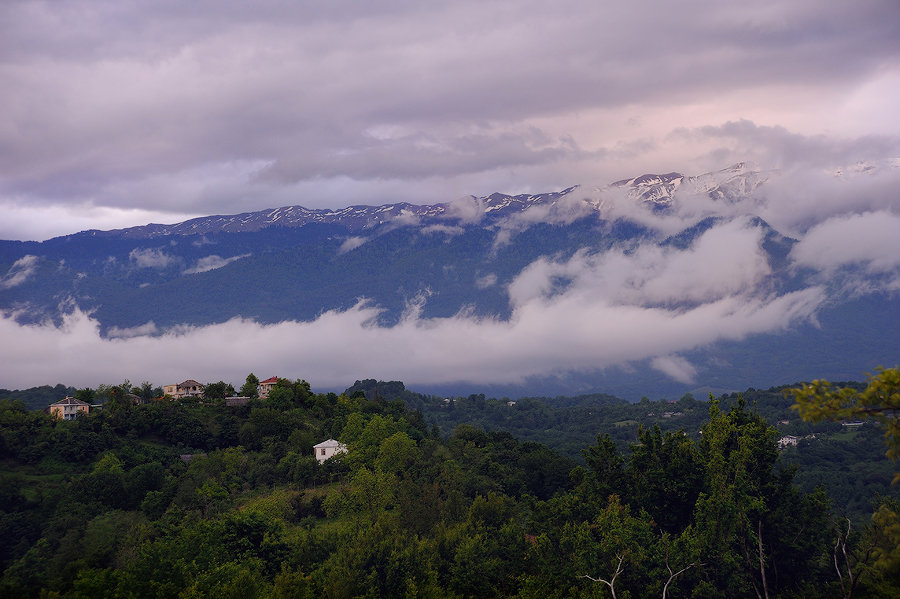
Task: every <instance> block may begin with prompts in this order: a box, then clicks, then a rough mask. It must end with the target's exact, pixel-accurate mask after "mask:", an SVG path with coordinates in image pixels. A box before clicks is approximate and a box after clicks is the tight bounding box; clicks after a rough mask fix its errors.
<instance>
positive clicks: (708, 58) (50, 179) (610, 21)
mask: <svg viewBox="0 0 900 599" xmlns="http://www.w3.org/2000/svg"><path fill="white" fill-rule="evenodd" d="M898 98H900V4H898V3H897V1H896V0H884V1H879V0H859V1H856V2H839V1H834V2H829V1H826V2H823V1H821V0H796V1H792V2H784V1H783V0H779V1H769V0H762V1H760V2H755V3H747V2H740V3H739V2H723V1H721V0H685V1H684V2H677V3H676V2H666V1H649V0H635V1H634V2H630V3H627V4H626V3H600V2H596V0H559V1H557V2H543V1H542V2H536V1H535V2H531V1H526V0H523V1H519V2H512V1H504V2H491V1H488V0H479V1H478V2H469V1H467V0H454V1H453V2H447V3H437V2H430V3H425V2H418V1H415V2H414V1H411V0H410V1H404V0H389V1H384V2H349V1H345V0H331V1H328V2H321V1H315V2H305V1H293V0H291V1H289V0H284V1H277V0H260V1H258V2H252V3H248V2H236V1H234V2H231V1H228V0H197V1H193V2H176V1H165V0H159V1H155V2H137V1H128V0H122V1H119V2H112V3H110V2H100V1H88V0H73V1H65V0H58V1H53V2H39V1H34V0H29V1H18V0H7V1H5V2H3V3H0V239H21V240H42V239H47V238H49V237H52V236H56V235H63V234H67V233H72V232H76V231H79V230H84V229H88V228H99V229H110V228H118V227H124V226H132V225H139V224H146V223H148V222H163V223H173V222H179V221H182V220H185V219H188V218H191V217H194V216H200V215H209V214H230V213H238V212H244V211H251V210H260V209H265V208H271V207H276V206H285V205H293V204H300V205H303V206H306V207H309V208H341V207H344V206H348V205H352V204H382V203H388V202H396V201H409V202H413V203H417V204H429V203H436V202H446V201H453V200H455V199H459V198H463V197H464V196H467V195H469V194H472V195H476V196H481V195H487V194H490V193H493V192H495V191H500V192H506V193H522V192H534V193H539V192H547V191H555V190H560V189H563V188H566V187H569V186H571V185H575V184H580V185H582V186H583V187H582V189H585V190H601V191H600V192H597V193H599V196H597V198H595V199H598V200H601V201H602V200H604V196H603V192H602V190H603V188H604V186H605V185H607V184H608V183H610V182H612V181H616V180H619V179H626V178H630V177H633V176H636V175H639V174H642V173H648V172H656V173H660V172H670V171H679V172H683V173H686V174H700V173H704V172H708V171H713V170H716V169H721V168H724V167H726V166H728V165H730V164H733V163H735V162H739V161H748V162H750V163H753V164H755V165H757V166H758V167H759V168H760V169H762V170H763V171H765V172H767V173H769V174H770V175H771V178H770V181H769V183H767V187H766V198H765V200H766V201H765V202H762V203H756V204H754V205H752V206H745V205H736V206H730V207H728V210H730V212H728V211H726V212H721V210H722V209H723V208H722V206H718V207H715V208H714V210H719V211H720V212H719V214H720V215H722V216H725V217H726V220H725V221H724V222H723V223H722V224H721V225H720V226H719V227H716V228H714V229H712V230H711V231H710V232H708V233H707V234H706V235H704V236H703V237H702V238H701V239H699V240H698V241H697V242H696V243H695V244H694V245H693V246H692V247H689V248H686V249H684V250H681V251H675V250H667V251H662V250H660V249H659V248H655V247H647V248H641V249H640V250H639V251H636V252H633V253H629V254H627V255H626V254H625V253H621V252H620V253H616V252H613V253H610V254H608V255H603V256H591V255H587V254H584V253H578V254H576V255H575V256H574V257H573V258H572V259H571V260H568V261H565V262H562V263H557V262H554V261H553V260H550V259H542V260H539V261H537V262H535V263H534V264H532V265H530V266H529V267H528V268H526V269H525V270H523V271H522V272H521V273H519V275H518V276H517V277H516V279H515V280H514V281H513V283H512V284H511V285H509V287H508V289H507V292H508V295H509V300H510V306H511V308H512V309H513V318H511V319H510V320H509V321H499V320H492V319H487V320H485V319H475V318H472V317H470V316H467V315H466V314H460V315H457V316H455V317H453V318H448V319H423V318H421V317H420V316H419V315H418V314H417V313H416V312H415V310H412V311H411V312H410V315H409V317H408V318H406V319H404V320H403V321H402V322H401V323H400V324H398V325H396V326H394V327H390V328H388V327H378V326H372V324H371V322H372V320H371V319H372V317H373V316H374V315H375V314H376V313H377V308H378V307H377V306H371V305H366V304H360V305H359V306H357V307H356V308H354V309H352V310H350V311H347V312H343V313H326V314H324V315H323V316H322V317H321V318H319V319H318V320H316V321H314V322H308V323H296V322H295V323H282V324H280V325H274V326H262V325H259V324H257V323H254V322H251V321H246V320H241V319H237V320H233V321H230V322H227V323H221V324H218V325H214V326H210V327H203V328H191V327H186V328H182V329H179V330H174V331H167V332H161V331H158V330H156V329H155V326H154V325H153V324H152V323H147V325H145V326H144V327H143V328H141V329H139V330H136V331H135V333H139V332H142V331H143V332H153V333H157V334H156V335H153V336H147V335H137V334H134V335H125V336H122V337H121V338H117V339H109V338H103V337H101V336H100V334H99V329H98V324H97V322H96V321H94V320H93V319H92V318H91V317H90V315H87V314H84V313H82V312H80V311H77V310H76V311H75V312H73V313H72V314H71V315H70V317H69V319H68V320H67V322H66V323H65V324H64V326H62V327H57V326H54V325H52V324H45V325H43V326H32V327H21V326H20V325H18V324H17V323H16V322H15V320H14V319H13V318H12V317H11V315H10V314H6V315H3V316H2V317H0V332H2V336H3V338H17V339H19V340H20V342H19V343H17V345H16V347H15V348H11V349H9V348H7V349H6V350H2V351H3V353H2V354H0V359H2V362H3V363H4V364H5V365H6V368H5V370H6V372H5V373H0V374H3V375H4V380H2V381H0V384H6V385H7V386H10V387H13V386H21V387H25V386H30V385H39V384H45V383H48V382H54V381H48V380H46V376H47V369H46V365H47V364H52V365H53V368H54V372H56V373H57V374H58V375H59V380H65V381H66V382H68V383H70V384H78V385H85V384H88V385H96V384H99V383H101V382H107V383H108V382H117V381H110V380H109V373H110V372H111V371H113V372H119V373H125V374H126V375H128V376H130V377H131V378H132V379H133V380H143V379H146V378H150V379H151V380H154V381H155V382H157V383H160V384H162V382H174V381H175V380H181V379H183V378H186V376H193V377H195V378H199V379H202V380H217V379H219V378H224V379H225V380H231V381H232V382H240V381H235V380H234V372H241V373H243V372H246V371H248V370H252V369H256V370H259V369H260V368H259V367H262V369H263V370H265V372H263V371H260V372H258V373H257V374H262V375H265V376H268V375H270V374H273V373H272V372H269V371H268V370H266V369H277V373H278V374H281V375H283V376H292V377H299V376H306V377H307V378H310V377H309V375H308V373H307V372H290V370H291V368H296V364H298V363H300V362H302V363H303V364H305V365H306V366H307V367H308V369H311V371H314V372H316V373H317V375H316V376H318V377H321V378H316V379H315V380H313V381H312V382H313V383H318V384H327V385H334V386H338V385H341V384H344V383H346V384H349V383H352V381H353V380H354V379H356V378H363V377H366V376H376V377H380V378H396V379H401V380H405V381H407V382H408V383H409V382H413V383H416V382H418V383H429V382H430V383H441V382H453V381H452V380H449V379H448V377H449V378H450V379H453V380H460V379H466V380H469V381H474V382H483V383H491V382H510V381H512V382H515V381H521V380H523V379H524V378H526V377H528V376H531V375H534V374H548V375H552V374H554V373H558V372H561V371H564V370H565V369H567V368H569V369H575V370H589V369H591V368H604V367H607V366H610V365H627V364H628V363H629V362H630V361H633V360H640V359H650V360H651V361H652V365H653V367H654V368H656V369H657V370H659V371H661V372H664V373H666V374H667V375H668V376H670V377H671V378H673V379H674V380H678V381H682V382H684V383H686V384H688V383H696V382H698V381H701V379H702V369H703V365H699V364H691V363H689V362H687V361H686V360H685V359H684V358H683V357H682V354H684V352H686V351H688V350H691V349H694V348H697V347H703V346H704V345H706V344H709V343H712V342H715V341H717V340H721V339H740V338H743V337H744V336H746V335H751V334H754V333H764V332H777V331H780V330H784V329H786V328H788V327H790V326H792V325H794V324H796V323H798V322H801V321H814V320H815V314H816V311H817V310H818V309H819V308H820V307H821V306H823V305H825V304H826V303H828V302H834V301H838V300H837V299H836V298H839V297H842V296H846V295H847V294H849V293H851V290H853V291H852V292H853V293H866V292H869V291H872V290H875V291H883V292H892V293H896V292H898V291H900V246H898V243H900V242H898V239H900V236H898V235H897V231H898V228H900V198H898V192H897V189H900V112H898V104H897V102H898V100H897V99H898ZM871 165H874V166H875V167H876V168H875V169H874V170H873V171H872V172H869V171H867V170H866V168H867V167H868V166H871ZM860 173H863V174H864V175H865V176H862V175H860ZM776 174H777V176H776ZM857 175H860V176H857ZM590 193H594V192H590ZM606 199H609V198H608V197H607V198H606ZM708 203H709V199H708V198H705V199H704V198H703V197H702V196H698V197H694V198H682V202H681V204H680V207H679V210H678V212H677V213H676V214H675V215H671V216H672V218H669V219H667V220H662V219H659V218H656V217H655V216H653V215H652V214H650V213H648V212H646V211H644V212H642V213H640V214H638V213H636V212H634V210H633V208H634V207H633V205H628V204H620V205H619V206H618V208H617V209H619V210H624V211H625V213H623V214H625V215H627V216H629V217H631V218H638V219H644V221H645V224H647V225H648V226H650V227H652V228H656V229H658V230H660V231H663V232H667V233H673V232H677V231H678V230H680V229H681V228H682V227H684V226H690V225H691V224H692V223H694V222H696V221H697V220H698V219H699V218H701V217H702V216H703V215H704V214H708V213H709V210H713V208H710V206H709V205H708ZM629 206H630V207H629ZM620 215H621V214H620ZM752 215H760V216H762V217H763V218H765V219H766V220H767V221H768V222H769V223H770V224H772V225H773V226H774V227H776V228H777V229H778V230H779V231H781V232H783V233H784V234H788V235H791V236H793V237H795V238H797V239H798V240H799V241H800V242H799V243H798V244H797V246H796V247H795V249H794V251H793V252H792V254H791V256H790V259H791V260H792V262H793V265H794V266H796V267H797V268H809V269H812V270H813V271H815V272H816V273H818V277H819V278H818V280H817V279H816V278H815V277H813V279H812V280H811V283H810V285H809V286H808V287H807V288H805V289H800V290H797V291H795V292H792V293H782V294H778V293H766V292H765V289H764V288H763V287H761V285H762V283H763V282H764V281H765V279H766V276H767V275H768V265H767V264H766V262H765V260H764V258H763V256H762V253H761V250H760V244H761V237H760V233H759V230H758V229H756V228H754V227H753V226H752V221H751V220H750V219H749V217H750V216H752ZM531 220H532V221H533V220H534V219H531ZM520 225H521V223H520ZM522 226H527V223H525V225H522ZM509 230H510V231H514V230H515V229H514V228H513V229H509ZM502 233H503V231H501V234H502ZM353 241H354V243H355V245H353V246H352V247H350V246H348V247H347V248H346V250H347V251H352V250H353V247H356V245H358V244H359V243H362V241H364V240H361V239H359V240H356V239H354V240H353ZM142 251H144V253H143V254H140V256H144V257H152V256H158V255H161V254H159V252H161V251H163V250H160V249H158V248H151V247H148V248H146V249H145V250H142ZM148 252H149V253H148ZM152 252H157V254H153V253H152ZM241 258H242V256H230V257H229V256H217V255H216V256H209V257H208V259H207V261H206V262H204V263H202V264H201V263H198V264H196V265H195V266H193V267H192V268H193V269H194V270H193V271H191V268H188V269H187V270H186V271H185V274H186V275H187V274H190V272H201V271H202V270H208V269H209V268H215V267H217V266H218V265H222V264H224V263H225V261H226V260H238V259H241ZM39 260H40V257H39V256H34V255H29V256H24V257H22V258H21V260H19V261H17V262H16V263H15V264H14V265H13V266H12V267H11V268H10V269H9V270H8V271H7V272H6V273H0V289H2V288H3V287H4V286H5V287H7V288H10V287H13V286H15V285H20V284H22V283H23V282H24V281H27V280H28V277H29V276H31V273H32V272H34V269H35V268H36V265H37V264H38V261H39ZM134 262H135V264H134V266H135V268H140V267H142V266H141V264H140V261H139V260H135V261H134ZM847 265H853V266H854V272H856V273H857V274H856V275H854V277H856V278H852V279H846V278H844V279H842V278H841V277H843V276H844V275H842V274H841V273H842V272H844V270H846V269H845V267H847ZM860 266H861V267H862V268H859V267H860ZM145 267H148V268H150V267H152V265H149V266H146V265H145ZM842 269H844V270H842ZM859 273H862V276H863V279H860V278H859V277H860V274H859ZM867 273H868V275H871V281H868V280H864V279H865V277H866V276H867ZM560 276H562V277H567V278H569V279H570V280H571V281H573V283H572V285H571V287H570V288H569V289H568V290H567V291H566V292H565V293H563V294H554V293H552V292H551V291H552V290H551V289H550V287H552V285H551V283H550V282H551V281H553V280H554V278H559V277H560ZM836 280H837V281H838V282H837V283H835V281H836ZM872 281H877V282H875V283H873V282H872ZM484 284H486V285H488V284H495V282H494V280H492V279H491V278H490V276H486V277H485V278H484ZM677 302H682V303H685V302H687V303H688V304H690V305H691V306H692V308H691V309H688V310H669V309H666V308H665V305H666V304H667V303H670V304H671V303H677ZM660 306H663V307H660ZM235 338H240V339H241V340H242V342H241V345H240V347H236V346H234V345H233V344H229V343H227V342H226V340H227V339H235ZM298 339H302V340H304V342H303V343H300V344H298V343H297V340H298ZM310 339H314V340H315V341H316V342H315V343H310V342H309V340H310ZM473 339H474V340H476V341H475V342H473ZM372 346H378V347H381V348H384V351H381V352H377V355H373V352H371V351H369V350H368V348H370V347H372ZM248 347H251V348H253V351H252V352H250V353H252V354H253V355H255V356H256V358H257V360H258V363H257V365H254V364H248V363H247V354H248V352H247V348H248ZM310 348H314V349H310ZM412 348H416V350H415V351H413V350H412ZM563 349H565V351H563ZM136 356H140V358H139V359H137V358H136ZM86 358H90V359H86ZM136 365H138V366H139V367H140V370H138V369H136ZM186 366H189V367H190V368H191V372H188V373H185V372H184V370H185V368H186ZM448 373H452V374H448ZM698 373H699V374H698ZM453 377H456V378H455V379H454V378H453ZM312 378H315V377H312ZM778 382H784V381H770V382H766V384H774V383H778Z"/></svg>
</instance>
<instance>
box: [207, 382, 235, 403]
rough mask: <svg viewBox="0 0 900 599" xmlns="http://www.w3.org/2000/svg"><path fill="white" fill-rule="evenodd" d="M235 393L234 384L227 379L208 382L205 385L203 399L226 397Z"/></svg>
mask: <svg viewBox="0 0 900 599" xmlns="http://www.w3.org/2000/svg"><path fill="white" fill-rule="evenodd" d="M232 395H234V386H232V384H231V383H226V382H225V381H219V382H218V383H208V384H206V385H205V386H204V387H203V399H225V398H226V397H230V396H232Z"/></svg>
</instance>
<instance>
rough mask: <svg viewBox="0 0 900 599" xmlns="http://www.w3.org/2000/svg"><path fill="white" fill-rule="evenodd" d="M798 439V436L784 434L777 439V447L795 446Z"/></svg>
mask: <svg viewBox="0 0 900 599" xmlns="http://www.w3.org/2000/svg"><path fill="white" fill-rule="evenodd" d="M799 441H800V437H795V436H794V435H785V436H783V437H782V438H780V439H778V448H779V449H784V448H785V447H797V443H798V442H799Z"/></svg>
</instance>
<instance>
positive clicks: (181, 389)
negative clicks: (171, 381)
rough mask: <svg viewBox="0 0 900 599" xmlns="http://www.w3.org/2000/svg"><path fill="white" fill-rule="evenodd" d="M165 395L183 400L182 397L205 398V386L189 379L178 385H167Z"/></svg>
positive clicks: (164, 389) (164, 388)
mask: <svg viewBox="0 0 900 599" xmlns="http://www.w3.org/2000/svg"><path fill="white" fill-rule="evenodd" d="M163 393H165V394H166V395H168V396H169V397H171V398H172V399H181V398H182V397H203V385H202V384H201V383H198V382H197V381H195V380H194V379H188V380H186V381H184V382H183V383H178V384H177V385H166V386H165V387H163Z"/></svg>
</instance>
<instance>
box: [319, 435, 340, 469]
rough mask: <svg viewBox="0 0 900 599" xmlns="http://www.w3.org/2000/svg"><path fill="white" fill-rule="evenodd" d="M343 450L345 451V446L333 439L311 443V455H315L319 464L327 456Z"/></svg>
mask: <svg viewBox="0 0 900 599" xmlns="http://www.w3.org/2000/svg"><path fill="white" fill-rule="evenodd" d="M345 451H347V446H346V445H344V444H343V443H341V442H340V441H335V440H334V439H328V440H327V441H322V442H321V443H319V444H317V445H313V455H314V456H316V459H317V460H318V461H319V463H320V464H321V463H322V462H324V461H325V460H327V459H328V458H330V457H333V456H335V455H337V454H339V453H344V452H345Z"/></svg>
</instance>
